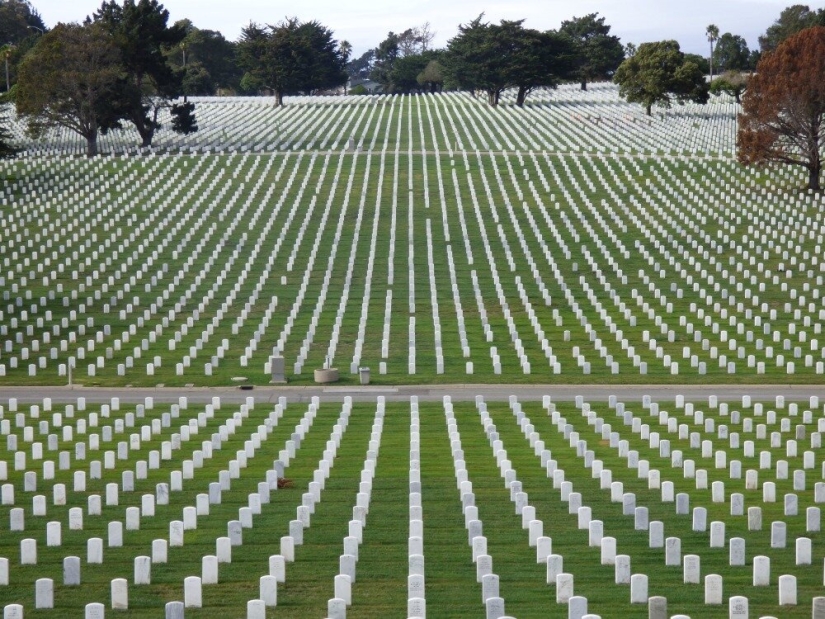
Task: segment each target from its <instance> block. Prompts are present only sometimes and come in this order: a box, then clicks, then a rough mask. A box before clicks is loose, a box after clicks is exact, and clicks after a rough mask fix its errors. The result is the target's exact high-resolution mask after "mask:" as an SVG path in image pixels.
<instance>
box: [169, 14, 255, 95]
mask: <svg viewBox="0 0 825 619" xmlns="http://www.w3.org/2000/svg"><path fill="white" fill-rule="evenodd" d="M175 26H176V27H181V28H183V29H184V31H185V32H186V36H185V37H184V39H183V40H182V41H181V42H180V43H178V44H177V45H175V46H173V47H169V48H168V49H166V50H165V55H166V59H167V62H168V63H169V64H170V65H172V66H173V67H174V68H175V69H176V70H178V71H182V72H183V78H182V80H183V81H182V88H183V94H186V95H214V94H215V92H216V91H217V90H219V89H221V90H237V89H238V87H239V84H240V81H241V77H242V76H243V72H242V71H241V70H240V68H239V67H238V65H237V63H236V62H235V49H236V47H237V44H236V43H234V42H232V41H227V40H226V39H225V38H224V37H223V35H222V34H221V33H220V32H217V31H216V30H201V29H199V28H196V27H195V26H194V25H193V24H192V22H191V21H190V20H188V19H184V20H181V21H179V22H176V23H175Z"/></svg>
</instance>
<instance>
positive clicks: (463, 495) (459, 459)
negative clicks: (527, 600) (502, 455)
mask: <svg viewBox="0 0 825 619" xmlns="http://www.w3.org/2000/svg"><path fill="white" fill-rule="evenodd" d="M443 406H444V416H445V421H446V423H447V433H448V436H449V439H450V450H451V453H452V457H453V468H454V470H455V477H456V486H457V487H458V491H459V496H460V499H461V509H462V511H463V512H464V526H465V528H466V529H467V542H468V544H469V546H470V548H471V551H472V560H473V563H475V566H476V582H478V583H480V584H481V603H482V604H483V605H484V607H485V609H486V612H487V616H488V617H490V616H495V617H501V616H503V615H504V598H502V597H500V591H499V576H498V574H496V573H494V572H493V557H492V556H491V555H489V554H488V553H487V538H486V537H485V536H484V529H483V526H484V525H483V523H482V521H481V519H480V514H479V511H478V506H476V504H475V493H474V492H473V484H472V482H471V481H469V479H468V472H467V468H466V463H465V461H464V449H463V448H462V446H461V434H460V433H459V431H458V424H457V422H456V419H455V413H454V410H453V404H452V400H451V398H450V397H449V396H444V398H443ZM421 616H422V617H423V615H421Z"/></svg>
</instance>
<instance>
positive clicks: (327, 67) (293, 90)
mask: <svg viewBox="0 0 825 619" xmlns="http://www.w3.org/2000/svg"><path fill="white" fill-rule="evenodd" d="M238 52H239V55H238V57H239V62H240V64H241V66H242V67H243V68H244V69H245V71H246V73H245V74H244V78H243V80H242V85H243V86H245V88H247V89H250V90H260V89H269V90H271V91H272V92H274V94H275V98H276V105H283V101H284V96H285V95H287V94H299V93H300V94H312V93H313V92H315V91H317V90H323V89H327V88H336V87H338V86H342V85H344V84H345V83H346V81H347V73H346V71H345V67H346V65H347V61H348V60H349V58H348V56H347V54H346V53H345V50H343V49H342V48H341V46H339V45H338V42H337V41H336V40H335V38H334V37H333V33H332V31H331V30H330V29H329V28H327V27H325V26H323V25H321V24H320V23H319V22H317V21H310V22H301V21H299V20H298V19H297V18H295V17H293V18H289V19H286V20H284V21H282V22H280V23H278V24H276V25H274V26H266V27H261V26H259V25H257V24H254V23H253V24H250V25H249V26H247V27H246V28H244V30H243V32H242V36H241V41H240V43H239V44H238Z"/></svg>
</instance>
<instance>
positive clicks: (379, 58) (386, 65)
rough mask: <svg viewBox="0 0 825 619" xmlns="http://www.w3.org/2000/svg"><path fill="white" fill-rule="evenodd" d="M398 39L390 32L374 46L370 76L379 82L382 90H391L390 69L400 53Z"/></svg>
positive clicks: (391, 69)
mask: <svg viewBox="0 0 825 619" xmlns="http://www.w3.org/2000/svg"><path fill="white" fill-rule="evenodd" d="M398 41H399V38H398V35H397V34H395V33H394V32H390V33H389V34H387V38H386V39H384V40H383V41H381V43H380V44H379V45H378V47H377V48H375V54H374V61H373V64H372V71H371V72H370V78H371V79H373V80H375V81H376V82H378V83H379V84H381V86H383V87H384V92H391V91H392V71H393V68H394V65H395V61H396V59H397V58H398V57H399V54H400V50H399V47H398Z"/></svg>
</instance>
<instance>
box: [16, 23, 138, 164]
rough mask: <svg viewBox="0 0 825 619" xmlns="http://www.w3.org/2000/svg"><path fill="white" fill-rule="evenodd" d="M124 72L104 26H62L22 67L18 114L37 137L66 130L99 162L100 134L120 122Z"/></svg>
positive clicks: (42, 40) (45, 38)
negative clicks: (53, 130)
mask: <svg viewBox="0 0 825 619" xmlns="http://www.w3.org/2000/svg"><path fill="white" fill-rule="evenodd" d="M121 70H122V67H121V64H120V53H119V50H118V48H117V45H116V44H115V42H114V40H113V37H112V35H111V34H110V33H109V32H108V31H107V30H106V29H105V28H103V27H102V26H101V25H100V24H93V23H87V24H85V25H83V26H80V25H78V24H68V25H67V24H58V26H56V27H55V28H54V29H53V30H50V31H49V32H48V33H46V34H45V35H43V36H42V37H40V38H39V39H38V41H37V44H36V45H35V46H34V48H33V49H32V50H31V51H29V53H28V54H26V57H25V58H24V59H23V62H21V64H20V73H19V79H18V82H17V85H16V86H15V95H14V102H15V105H16V106H17V113H18V114H19V115H21V116H23V117H25V118H26V120H27V122H28V126H29V131H30V132H31V133H32V134H33V135H38V134H40V133H41V132H42V130H43V129H45V128H48V127H52V126H61V127H66V128H67V129H70V130H71V131H74V132H75V133H77V134H79V135H81V136H83V137H84V138H85V139H86V147H87V148H86V152H87V154H88V155H89V156H94V155H96V154H97V137H98V134H99V133H100V131H102V130H104V129H106V128H112V127H114V126H117V123H118V119H119V117H120V116H119V114H120V110H119V109H118V107H117V106H118V105H119V104H120V102H121V98H120V97H119V76H120V74H121Z"/></svg>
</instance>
